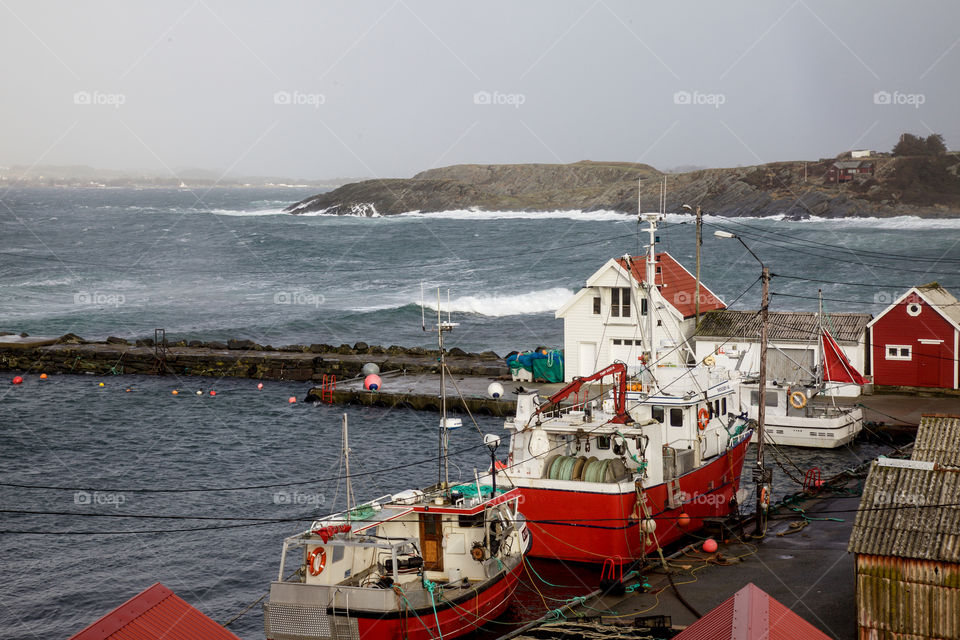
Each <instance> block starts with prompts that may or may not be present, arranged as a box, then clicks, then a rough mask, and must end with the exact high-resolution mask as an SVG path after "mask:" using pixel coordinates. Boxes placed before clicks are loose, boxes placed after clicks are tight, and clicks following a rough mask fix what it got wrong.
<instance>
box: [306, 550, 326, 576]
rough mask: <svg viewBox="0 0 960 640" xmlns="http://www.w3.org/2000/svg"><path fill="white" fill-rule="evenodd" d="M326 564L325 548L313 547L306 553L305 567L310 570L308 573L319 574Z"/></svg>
mask: <svg viewBox="0 0 960 640" xmlns="http://www.w3.org/2000/svg"><path fill="white" fill-rule="evenodd" d="M317 558H320V561H319V562H317ZM326 566H327V550H326V549H324V548H323V547H314V549H313V550H312V551H311V552H310V553H308V554H307V569H309V570H310V575H312V576H318V575H320V574H321V573H323V568H324V567H326Z"/></svg>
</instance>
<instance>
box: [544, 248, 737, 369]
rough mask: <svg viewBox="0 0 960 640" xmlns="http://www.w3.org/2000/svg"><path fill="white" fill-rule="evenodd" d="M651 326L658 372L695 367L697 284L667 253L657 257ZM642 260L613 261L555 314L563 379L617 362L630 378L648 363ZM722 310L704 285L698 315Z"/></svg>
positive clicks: (721, 303)
mask: <svg viewBox="0 0 960 640" xmlns="http://www.w3.org/2000/svg"><path fill="white" fill-rule="evenodd" d="M655 259H656V266H655V274H656V275H655V281H654V283H655V287H654V289H653V291H652V292H651V293H652V299H653V309H652V314H653V317H652V321H653V323H654V334H655V335H656V336H657V338H656V340H657V343H656V344H655V345H654V347H655V350H656V352H657V357H656V360H657V363H656V364H657V365H658V366H679V367H685V366H687V365H689V364H694V354H693V349H692V346H688V344H687V341H688V339H689V338H690V337H691V335H692V334H693V330H694V317H695V315H696V305H695V300H696V295H697V294H696V278H695V277H694V276H693V274H691V273H690V272H689V271H687V269H685V268H684V267H683V265H681V264H680V263H679V262H677V260H676V259H675V258H673V256H671V255H670V254H669V253H666V252H663V253H658V254H656V257H655ZM646 266H647V265H646V257H644V256H639V257H630V256H624V257H622V258H611V259H610V260H608V261H607V262H606V264H604V265H603V266H602V267H601V268H600V269H599V270H597V271H596V272H595V273H594V274H593V275H592V276H590V277H589V278H588V279H587V286H586V287H584V288H583V289H580V291H578V292H577V294H576V295H574V296H573V298H571V299H570V301H569V302H567V303H566V304H565V305H563V306H562V307H560V309H558V310H557V312H556V317H557V318H563V335H564V338H563V342H564V344H563V346H564V358H565V367H564V377H565V379H566V381H568V382H569V381H571V380H572V379H573V378H574V377H576V376H587V375H590V374H592V373H594V372H595V371H598V370H600V369H602V368H604V367H606V366H608V365H610V364H612V363H613V362H615V361H617V360H619V361H621V362H623V363H625V364H626V365H627V371H628V373H630V374H631V375H633V374H636V373H638V372H639V371H640V369H641V368H642V366H643V360H642V358H645V357H646V354H647V352H648V351H649V345H647V344H646V338H645V337H644V336H645V335H646V334H647V332H648V331H647V328H648V322H649V321H650V320H651V318H650V317H649V315H648V314H649V313H650V312H651V310H650V309H648V308H647V307H648V301H647V295H646V292H647V289H646V287H647V285H646V282H645V272H646ZM725 308H726V305H724V303H723V302H722V301H721V300H720V298H719V297H717V296H716V294H714V293H713V292H712V291H711V290H710V289H709V288H708V287H707V286H706V285H704V284H703V282H701V283H700V313H701V314H703V313H706V312H707V311H712V310H716V309H725Z"/></svg>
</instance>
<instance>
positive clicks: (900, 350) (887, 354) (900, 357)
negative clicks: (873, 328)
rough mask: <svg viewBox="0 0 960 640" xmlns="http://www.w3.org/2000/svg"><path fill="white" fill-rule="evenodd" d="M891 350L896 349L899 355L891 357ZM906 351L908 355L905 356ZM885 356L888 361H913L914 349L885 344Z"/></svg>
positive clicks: (905, 345) (900, 345)
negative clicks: (904, 351)
mask: <svg viewBox="0 0 960 640" xmlns="http://www.w3.org/2000/svg"><path fill="white" fill-rule="evenodd" d="M890 349H896V350H897V355H895V356H892V355H890ZM904 349H906V350H907V355H903V350H904ZM883 354H884V356H885V357H886V359H887V360H913V347H912V346H910V345H908V344H885V345H883Z"/></svg>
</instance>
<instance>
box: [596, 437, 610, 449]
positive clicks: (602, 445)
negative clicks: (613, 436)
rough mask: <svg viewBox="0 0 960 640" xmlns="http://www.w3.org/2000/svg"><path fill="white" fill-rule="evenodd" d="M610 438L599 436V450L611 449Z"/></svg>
mask: <svg viewBox="0 0 960 640" xmlns="http://www.w3.org/2000/svg"><path fill="white" fill-rule="evenodd" d="M609 448H610V436H597V449H609Z"/></svg>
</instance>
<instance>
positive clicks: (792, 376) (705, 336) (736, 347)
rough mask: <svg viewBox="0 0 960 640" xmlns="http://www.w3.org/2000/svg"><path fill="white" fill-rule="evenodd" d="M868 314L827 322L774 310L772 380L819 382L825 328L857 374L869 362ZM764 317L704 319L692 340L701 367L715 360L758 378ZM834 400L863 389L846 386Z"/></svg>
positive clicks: (730, 313) (736, 314)
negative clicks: (708, 358)
mask: <svg viewBox="0 0 960 640" xmlns="http://www.w3.org/2000/svg"><path fill="white" fill-rule="evenodd" d="M871 317H872V316H871V315H870V314H868V313H833V314H830V315H825V316H824V317H823V319H822V320H821V318H820V317H819V315H818V314H816V313H813V312H809V311H771V312H770V313H769V324H768V327H767V344H768V348H767V378H768V379H769V380H775V381H777V382H780V383H786V384H788V385H789V384H794V383H796V382H798V381H807V380H812V379H814V378H816V377H817V376H816V372H817V370H818V369H819V368H820V367H822V366H823V362H822V353H821V350H820V332H821V330H822V329H826V330H827V331H828V332H829V333H830V335H831V336H833V338H834V340H835V341H836V343H837V344H838V345H839V347H840V350H841V351H842V352H843V355H845V356H846V358H847V360H848V361H849V362H850V364H851V365H852V366H853V368H854V369H856V370H857V371H863V370H864V364H865V362H866V357H867V350H866V346H865V345H866V331H867V325H868V324H869V322H870V318H871ZM760 324H761V323H760V312H759V311H739V310H737V311H735V310H731V309H721V310H718V311H711V312H710V313H708V314H707V315H706V316H704V317H703V318H701V319H700V326H699V327H697V330H696V333H694V335H693V342H694V345H695V348H696V353H697V362H703V360H704V358H706V357H708V356H713V357H714V359H715V360H716V363H717V366H719V367H724V368H726V369H730V370H736V371H740V372H742V373H743V374H756V373H757V372H759V370H760ZM835 395H839V396H845V397H856V396H859V395H860V386H859V385H855V384H845V385H842V386H839V387H837V389H836V393H835Z"/></svg>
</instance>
